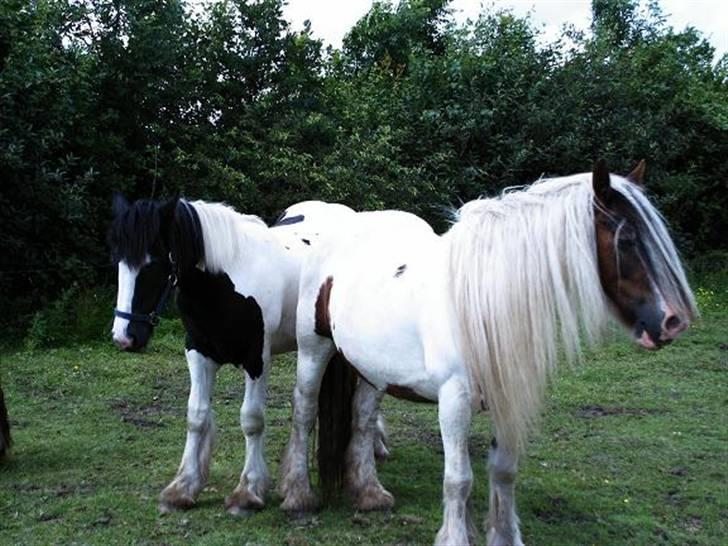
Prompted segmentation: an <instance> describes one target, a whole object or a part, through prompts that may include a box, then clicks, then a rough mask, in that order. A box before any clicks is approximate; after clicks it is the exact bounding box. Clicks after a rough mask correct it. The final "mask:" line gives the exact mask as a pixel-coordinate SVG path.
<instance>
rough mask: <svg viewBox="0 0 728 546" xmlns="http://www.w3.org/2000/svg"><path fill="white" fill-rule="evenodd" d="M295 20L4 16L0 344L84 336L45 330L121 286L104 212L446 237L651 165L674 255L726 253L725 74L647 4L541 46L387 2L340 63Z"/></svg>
mask: <svg viewBox="0 0 728 546" xmlns="http://www.w3.org/2000/svg"><path fill="white" fill-rule="evenodd" d="M282 5H283V0H260V1H258V2H255V3H253V2H246V1H243V0H218V1H214V2H206V3H204V5H200V4H195V9H191V7H190V6H188V5H187V2H184V1H169V2H156V1H152V0H114V1H111V0H60V1H59V0H37V1H35V2H31V3H28V2H27V1H25V0H7V1H4V2H2V3H0V96H2V101H0V180H2V184H1V185H0V209H2V210H3V237H2V238H0V293H2V294H3V295H4V296H5V297H3V298H2V299H0V317H2V318H0V322H9V321H10V322H15V321H17V318H16V317H32V316H33V315H32V313H33V312H34V311H35V310H37V309H38V308H40V307H42V306H44V305H45V306H47V309H46V311H43V312H41V313H40V314H38V315H36V317H35V319H34V320H33V326H32V328H31V332H32V335H31V336H30V337H29V339H31V340H36V341H33V343H35V342H38V343H41V345H43V344H46V343H57V342H59V341H58V340H60V339H66V338H67V337H68V336H69V335H71V333H70V332H64V331H59V332H56V330H55V329H56V328H58V322H57V321H56V320H55V319H54V320H49V317H50V314H52V313H54V312H55V311H53V310H54V309H57V308H59V309H60V308H63V306H64V305H70V296H64V295H61V294H62V292H63V291H64V289H66V288H67V287H68V286H71V285H72V284H73V283H74V282H75V283H78V287H79V288H78V290H79V292H78V294H79V295H83V294H84V293H85V291H88V290H89V289H88V288H87V287H89V286H94V285H99V284H100V285H105V284H111V283H113V278H112V277H111V275H110V269H109V268H108V267H107V266H106V264H107V263H108V257H107V250H106V248H105V243H104V239H105V237H104V234H105V232H106V229H107V224H108V221H109V219H110V218H109V216H110V210H109V209H110V207H109V203H110V197H111V193H112V191H113V190H123V191H126V192H127V193H128V194H129V195H130V197H132V198H138V197H150V196H152V197H159V196H161V195H163V194H168V193H172V192H173V191H175V190H180V191H181V192H182V194H183V195H187V196H190V197H194V198H203V199H210V200H216V201H226V202H228V203H230V204H232V205H234V206H236V207H237V208H239V209H240V210H241V211H244V212H248V213H256V214H259V215H261V216H263V217H271V218H272V217H275V216H276V214H277V212H279V211H280V210H281V209H282V208H284V207H286V206H288V205H290V204H291V203H293V202H296V201H300V200H303V199H313V198H321V199H328V200H333V201H341V202H344V203H347V204H349V205H351V206H353V207H355V208H360V209H375V208H398V209H404V210H409V211H412V212H415V213H418V214H420V215H422V216H423V217H424V218H425V219H426V220H428V221H430V222H431V223H433V225H434V226H435V227H436V229H438V230H443V229H445V228H446V227H447V221H446V214H445V213H444V211H445V210H446V209H447V208H448V207H453V206H458V205H459V204H460V202H462V201H466V200H469V199H472V198H474V197H477V196H479V195H481V194H494V193H496V192H498V191H500V189H502V188H503V187H505V186H510V185H517V184H524V183H528V182H531V181H533V180H535V179H537V178H538V177H539V176H541V175H544V174H546V175H549V174H567V173H572V172H579V171H584V170H587V169H589V167H590V165H591V163H592V161H593V160H594V159H596V158H598V157H605V158H606V159H607V160H608V162H609V164H610V166H611V168H612V170H613V171H615V172H623V173H625V172H629V170H630V169H631V168H632V167H634V165H635V164H636V162H637V161H638V160H640V159H642V158H646V159H647V161H648V170H647V187H648V190H649V191H650V193H651V194H652V196H653V198H654V199H655V201H656V202H657V203H658V205H659V206H660V209H661V210H662V211H663V212H664V214H665V216H666V217H667V219H668V220H669V222H670V224H671V226H672V227H673V230H674V233H675V238H676V240H677V241H678V243H679V245H680V247H681V250H682V251H683V253H684V254H685V255H687V256H689V257H694V256H695V255H699V254H702V253H705V252H707V251H710V250H712V249H716V248H721V247H724V246H725V233H728V192H726V191H725V182H726V180H727V179H728V171H727V170H726V167H725V158H726V157H728V57H724V58H723V59H722V60H718V62H716V59H714V51H713V49H712V47H711V46H710V45H709V44H708V43H707V42H706V41H705V40H704V39H703V37H702V36H701V35H700V34H699V33H698V32H697V31H696V30H694V29H687V30H685V31H682V32H675V31H673V30H672V29H671V28H670V27H668V26H667V25H666V24H665V22H664V19H663V17H662V16H661V14H660V12H659V8H658V6H657V4H655V3H649V5H648V9H647V11H641V10H640V9H639V6H640V4H639V3H638V2H637V0H618V1H606V0H594V2H593V14H594V17H593V23H592V32H591V33H583V32H575V31H573V30H568V29H567V30H566V31H564V33H563V35H562V36H561V37H560V38H559V40H558V41H556V42H554V43H551V44H543V40H542V39H541V38H540V37H539V35H538V31H537V30H535V29H534V27H533V25H532V24H531V22H530V21H529V20H528V18H525V19H524V18H518V17H516V16H514V15H513V14H511V13H508V12H503V11H495V10H494V9H493V8H484V9H485V11H484V12H483V13H482V14H481V16H480V17H479V18H478V19H477V20H476V21H474V22H471V23H466V24H464V25H461V26H457V25H456V24H455V23H454V22H453V21H452V19H451V18H450V16H449V8H448V2H447V1H446V0H402V1H401V2H398V3H397V4H396V5H394V4H393V3H391V2H376V3H375V4H374V6H373V7H372V9H371V11H370V13H369V14H367V15H366V16H364V17H363V18H362V19H361V20H360V21H359V22H358V23H357V24H356V25H355V26H354V28H353V29H352V31H351V32H350V34H349V35H348V36H347V37H346V38H345V40H344V44H343V47H342V49H341V50H340V51H338V50H331V49H329V50H327V51H324V50H323V49H322V47H321V43H320V42H318V41H316V40H315V39H313V38H312V36H311V31H310V28H305V29H304V30H303V31H302V32H293V31H291V29H290V28H288V25H287V24H286V22H285V20H284V19H283V17H282ZM69 293H70V292H69ZM64 294H65V293H64ZM8 295H9V296H8ZM59 298H60V299H59ZM64 298H65V299H66V300H69V303H68V304H65V303H64V304H62V303H61V302H63V301H65V300H64ZM54 299H55V300H56V302H55V303H53V304H50V303H49V302H52V301H54ZM59 312H60V311H59ZM61 314H62V313H61ZM55 318H58V317H55ZM21 320H22V319H21ZM27 324H28V322H27V321H26V322H24V323H23V325H22V326H21V327H20V330H24V329H25V327H26V326H27ZM79 327H82V328H85V327H86V326H83V325H79ZM89 328H90V326H89ZM17 330H18V326H17V324H16V325H10V326H8V325H3V331H4V332H13V331H17ZM83 335H86V334H83Z"/></svg>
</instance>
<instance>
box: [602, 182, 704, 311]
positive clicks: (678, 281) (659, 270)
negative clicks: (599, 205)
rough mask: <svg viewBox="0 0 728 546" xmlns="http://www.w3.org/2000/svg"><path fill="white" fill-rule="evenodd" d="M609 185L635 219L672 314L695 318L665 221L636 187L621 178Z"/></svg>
mask: <svg viewBox="0 0 728 546" xmlns="http://www.w3.org/2000/svg"><path fill="white" fill-rule="evenodd" d="M612 186H613V188H614V189H615V190H616V191H618V192H619V193H620V194H621V195H622V196H623V197H624V198H625V201H626V202H627V204H628V205H629V206H630V207H631V209H632V212H633V214H634V216H635V217H636V218H637V219H638V224H639V225H638V231H639V233H640V238H641V239H642V243H643V248H644V249H645V251H646V253H647V262H648V264H649V266H650V268H651V269H652V276H653V280H654V281H655V283H656V284H657V287H658V289H659V290H660V292H661V294H662V296H663V297H664V298H665V299H666V301H667V302H668V303H669V304H670V306H671V307H672V308H673V309H674V310H675V311H677V312H679V313H681V314H684V315H685V316H688V317H691V318H694V317H696V316H697V315H698V310H697V307H696V305H695V298H694V296H693V293H692V291H691V289H690V286H689V285H688V281H687V278H686V276H685V271H684V269H683V266H682V261H681V259H680V255H679V253H678V251H677V249H676V248H675V244H674V243H673V241H672V238H671V237H670V232H669V229H668V227H667V224H666V222H665V219H664V218H663V216H662V215H661V214H660V212H659V211H658V210H657V209H656V208H655V207H654V206H653V205H652V203H650V201H649V200H648V199H647V197H646V196H645V194H644V192H643V191H642V189H641V188H640V187H639V186H637V185H635V184H633V183H632V182H630V181H629V180H626V179H623V178H621V177H612Z"/></svg>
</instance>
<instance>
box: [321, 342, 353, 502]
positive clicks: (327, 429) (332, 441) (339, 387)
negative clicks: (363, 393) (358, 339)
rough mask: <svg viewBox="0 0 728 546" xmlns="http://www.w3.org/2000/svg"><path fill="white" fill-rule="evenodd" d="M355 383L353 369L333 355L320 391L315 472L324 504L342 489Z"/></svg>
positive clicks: (338, 356)
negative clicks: (317, 475)
mask: <svg viewBox="0 0 728 546" xmlns="http://www.w3.org/2000/svg"><path fill="white" fill-rule="evenodd" d="M356 383H357V376H356V373H355V371H354V368H353V367H352V365H351V364H349V362H348V361H347V360H346V358H344V356H343V355H341V353H336V354H335V355H334V356H333V357H332V358H331V360H330V361H329V364H328V366H327V367H326V372H325V373H324V377H323V380H322V381H321V390H320V391H319V407H318V416H319V417H318V468H319V485H320V487H321V494H322V496H323V500H324V501H325V502H326V501H329V500H331V499H332V498H334V497H335V496H336V495H337V494H338V493H339V492H340V491H341V490H342V488H343V485H344V473H345V470H346V468H345V466H346V465H345V455H346V448H347V446H348V445H349V440H350V439H351V428H352V427H351V419H352V408H351V404H352V400H353V398H354V390H355V389H356Z"/></svg>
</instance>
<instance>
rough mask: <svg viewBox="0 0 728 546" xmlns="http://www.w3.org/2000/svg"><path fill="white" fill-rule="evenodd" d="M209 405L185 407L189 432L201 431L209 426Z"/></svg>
mask: <svg viewBox="0 0 728 546" xmlns="http://www.w3.org/2000/svg"><path fill="white" fill-rule="evenodd" d="M209 421H210V407H209V406H199V407H188V408H187V430H189V431H190V432H203V431H205V430H206V429H207V428H208V427H209Z"/></svg>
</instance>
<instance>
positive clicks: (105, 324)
mask: <svg viewBox="0 0 728 546" xmlns="http://www.w3.org/2000/svg"><path fill="white" fill-rule="evenodd" d="M114 298H115V294H114V292H113V291H112V289H110V288H103V287H102V288H93V289H89V288H81V287H80V286H79V285H78V284H74V285H72V286H71V287H70V288H68V289H66V290H64V291H63V292H62V293H61V295H60V297H59V298H58V299H56V300H55V301H54V302H52V303H51V304H50V305H48V306H47V307H46V308H45V309H43V310H41V311H38V312H36V313H35V315H34V316H33V319H32V321H31V323H30V327H29V328H28V332H27V334H26V336H25V345H26V348H28V349H31V350H32V349H41V348H47V347H57V346H62V345H70V344H74V343H85V342H89V341H98V340H103V339H107V338H109V331H110V329H111V320H112V311H113V308H114V307H113V306H114V301H115V299H114Z"/></svg>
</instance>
